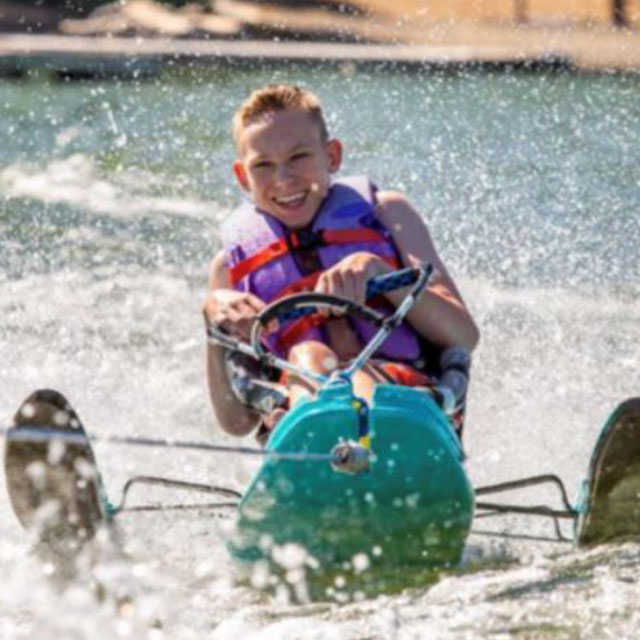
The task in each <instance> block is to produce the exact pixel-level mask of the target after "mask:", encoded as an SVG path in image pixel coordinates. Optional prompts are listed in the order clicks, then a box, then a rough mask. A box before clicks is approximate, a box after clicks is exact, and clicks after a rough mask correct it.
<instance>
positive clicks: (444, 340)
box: [377, 191, 480, 349]
mask: <svg viewBox="0 0 640 640" xmlns="http://www.w3.org/2000/svg"><path fill="white" fill-rule="evenodd" d="M378 202H379V206H378V210H377V216H378V218H379V220H380V221H381V222H382V223H383V224H384V225H385V226H386V227H387V229H389V230H390V231H391V234H392V235H393V239H394V240H395V242H396V245H397V247H398V249H399V250H400V253H401V255H402V259H403V262H404V263H405V265H406V266H417V264H419V263H421V262H429V263H430V264H431V265H432V266H433V268H434V272H433V276H432V278H431V281H430V284H429V287H428V288H427V289H426V290H425V292H424V293H423V294H422V296H420V298H419V299H418V301H417V302H416V304H415V305H414V307H413V308H412V309H411V311H409V313H408V314H407V320H409V322H411V325H412V326H413V327H414V329H416V331H418V332H419V333H420V334H421V335H423V336H424V337H425V338H428V339H429V340H431V341H432V342H434V343H435V344H437V345H440V346H443V347H450V346H462V347H466V348H467V349H473V348H474V347H475V346H476V344H477V343H478V340H479V338H480V334H479V331H478V328H477V327H476V324H475V322H474V321H473V318H472V317H471V314H470V313H469V311H468V310H467V308H466V306H465V304H464V302H463V301H462V297H461V295H460V292H459V291H458V288H457V287H456V285H455V283H454V282H453V279H452V278H451V276H450V275H449V273H448V272H447V269H446V267H445V266H444V263H443V262H442V260H441V259H440V257H439V256H438V253H437V251H436V248H435V246H434V244H433V241H432V240H431V235H430V233H429V230H428V228H427V226H426V225H425V223H424V221H423V220H422V218H421V216H420V214H419V213H418V212H417V211H416V209H415V208H414V207H413V206H412V205H411V203H410V202H409V201H408V200H407V199H406V197H405V196H404V195H402V194H401V193H396V192H392V191H384V192H380V193H378ZM403 296H404V291H393V292H391V293H390V294H387V297H388V298H389V300H390V301H391V302H392V303H394V304H396V305H397V304H400V302H401V301H402V298H403Z"/></svg>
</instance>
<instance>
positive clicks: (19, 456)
mask: <svg viewBox="0 0 640 640" xmlns="http://www.w3.org/2000/svg"><path fill="white" fill-rule="evenodd" d="M13 422H14V423H13V426H12V427H11V428H10V429H9V430H8V432H7V434H6V445H5V455H4V467H5V475H6V481H7V490H8V493H9V498H10V500H11V505H12V507H13V510H14V512H15V514H16V516H17V518H18V520H19V521H20V523H21V524H22V525H23V526H24V527H25V528H26V529H36V531H37V533H38V536H39V538H40V539H41V540H42V541H43V542H45V543H46V544H47V545H48V546H50V547H52V548H53V549H54V550H55V551H57V552H59V553H62V554H68V553H70V552H71V553H72V552H73V551H74V550H76V549H77V548H79V547H80V546H81V545H82V543H83V541H85V540H88V539H90V538H92V537H93V536H94V535H95V532H96V529H97V527H99V526H100V524H101V523H103V522H106V521H107V520H108V518H109V513H108V507H107V504H106V499H105V497H104V491H103V489H102V483H101V480H100V477H99V475H98V472H97V468H96V461H95V456H94V454H93V450H92V449H91V445H90V444H89V440H88V438H87V436H86V433H85V430H84V427H83V426H82V423H81V422H80V419H79V418H78V416H77V414H76V412H75V411H74V410H73V408H72V407H71V405H70V404H69V403H68V402H67V400H66V399H65V398H64V396H62V394H60V393H58V392H57V391H54V390H52V389H41V390H38V391H35V392H34V393H32V394H31V395H30V396H29V397H28V398H27V399H26V400H25V401H24V402H23V403H22V404H21V405H20V407H19V408H18V410H17V411H16V414H15V416H14V419H13ZM43 429H46V430H47V431H48V432H49V435H50V437H49V438H48V439H47V438H45V439H40V440H39V441H34V440H32V439H30V438H29V436H33V435H35V434H37V433H41V432H42V430H43ZM66 435H73V437H74V439H73V440H70V441H64V439H63V440H61V441H59V442H58V443H57V444H58V446H56V442H55V440H56V436H58V437H64V436H66ZM52 445H53V446H52Z"/></svg>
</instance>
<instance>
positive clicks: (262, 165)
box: [253, 160, 270, 169]
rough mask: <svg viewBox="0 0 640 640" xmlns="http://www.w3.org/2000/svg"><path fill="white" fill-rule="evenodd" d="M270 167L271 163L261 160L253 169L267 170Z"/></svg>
mask: <svg viewBox="0 0 640 640" xmlns="http://www.w3.org/2000/svg"><path fill="white" fill-rule="evenodd" d="M269 166H270V163H269V162H267V161H266V160H260V161H259V162H256V163H254V165H253V168H254V169H266V168H267V167H269Z"/></svg>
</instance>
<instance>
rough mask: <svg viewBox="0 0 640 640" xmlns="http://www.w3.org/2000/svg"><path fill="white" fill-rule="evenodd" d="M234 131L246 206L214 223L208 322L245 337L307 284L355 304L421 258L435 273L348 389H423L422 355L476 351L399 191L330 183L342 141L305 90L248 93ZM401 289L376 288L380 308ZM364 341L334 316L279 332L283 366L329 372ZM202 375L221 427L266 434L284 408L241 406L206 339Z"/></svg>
mask: <svg viewBox="0 0 640 640" xmlns="http://www.w3.org/2000/svg"><path fill="white" fill-rule="evenodd" d="M233 132H234V139H235V144H236V152H237V158H236V160H235V162H234V164H233V171H234V174H235V177H236V179H237V181H238V183H239V185H240V187H241V188H242V189H243V190H244V191H245V192H246V194H247V195H248V196H249V198H250V203H246V204H244V205H243V206H241V207H240V208H239V209H237V210H236V211H235V212H234V213H232V214H231V216H230V217H229V219H228V220H227V221H225V223H224V224H223V228H222V237H223V249H222V250H221V251H220V252H219V253H218V254H217V255H216V256H215V258H214V259H213V261H212V263H211V270H210V278H209V285H210V291H209V294H208V296H207V298H206V300H205V303H204V313H205V317H206V320H207V322H211V323H216V324H217V325H219V326H220V327H221V328H222V329H224V330H226V331H228V332H229V333H231V334H232V335H234V336H236V337H239V338H243V339H246V338H248V334H249V328H250V326H251V323H252V321H253V319H254V318H255V316H256V314H257V313H259V312H260V310H261V309H263V308H264V306H265V305H266V304H267V303H269V302H271V301H273V300H274V299H277V298H279V297H281V296H283V295H286V294H287V293H291V292H294V291H300V290H305V289H306V290H314V291H318V292H321V293H327V294H332V295H337V296H342V297H346V298H350V299H352V300H355V301H357V302H360V303H364V302H365V299H364V297H365V290H366V283H367V281H368V280H369V279H370V278H371V277H373V276H376V275H380V274H384V273H388V272H391V271H393V270H395V269H397V268H401V267H404V266H415V265H417V264H420V263H422V262H429V263H431V264H432V265H433V267H434V270H435V271H434V276H433V277H432V280H431V281H430V285H429V287H428V289H427V290H426V291H425V292H424V293H423V294H422V295H421V296H420V298H419V299H418V301H417V303H416V304H415V305H414V307H413V308H412V310H411V311H410V312H409V313H408V315H407V318H406V323H405V326H403V327H400V328H399V329H398V330H396V331H395V332H394V333H393V334H392V336H391V337H390V338H389V340H388V341H387V343H386V344H385V345H383V347H382V348H381V350H380V352H379V353H378V354H377V356H378V355H379V356H380V357H379V359H378V361H377V362H376V363H374V364H372V365H371V366H369V367H366V368H365V369H363V370H361V371H359V372H358V373H357V374H356V376H355V377H354V381H353V382H354V390H355V393H356V394H358V395H361V396H363V397H365V398H370V397H371V393H372V391H373V388H374V387H375V385H376V384H379V383H381V382H385V381H390V380H391V381H394V382H398V383H406V384H421V383H422V382H423V381H426V380H427V379H428V378H427V377H426V376H425V373H426V372H427V371H428V370H430V371H433V370H434V369H437V366H436V364H437V363H434V362H425V357H424V356H425V353H431V354H433V353H437V352H438V351H440V352H441V351H443V350H446V349H448V348H451V347H462V348H464V349H466V350H469V351H470V350H472V349H473V348H474V347H475V345H476V343H477V341H478V338H479V334H478V330H477V328H476V325H475V323H474V322H473V319H472V318H471V316H470V314H469V312H468V310H467V309H466V307H465V305H464V303H463V301H462V298H461V296H460V293H459V291H458V289H457V288H456V286H455V284H454V282H453V280H452V278H451V277H450V276H449V274H448V272H447V270H446V268H445V266H444V264H443V263H442V261H441V260H440V258H439V256H438V254H437V252H436V249H435V247H434V245H433V242H432V240H431V237H430V234H429V231H428V229H427V227H426V225H425V223H424V222H423V220H422V217H421V216H420V214H419V213H418V212H417V211H416V209H415V208H414V207H413V206H412V205H411V204H410V203H409V201H408V200H407V199H406V198H405V196H404V195H402V194H401V193H398V192H394V191H377V190H376V188H375V187H374V186H373V185H372V184H371V183H370V182H369V181H368V180H367V179H365V178H348V179H343V180H335V179H333V175H334V174H335V173H336V172H337V171H338V170H339V168H340V165H341V161H342V145H341V143H340V141H338V140H336V139H333V138H330V137H329V135H328V132H327V128H326V124H325V121H324V118H323V115H322V109H321V106H320V103H319V101H318V99H317V98H316V97H315V96H314V95H313V94H312V93H310V92H308V91H306V90H304V89H300V88H298V87H295V86H291V85H270V86H268V87H265V88H264V89H261V90H258V91H255V92H254V93H253V94H251V96H250V97H249V98H248V99H247V100H246V101H245V102H244V103H243V104H242V105H241V107H240V108H239V109H238V111H237V113H236V115H235V117H234V121H233ZM274 247H277V248H278V250H277V251H274ZM404 295H405V291H404V290H398V291H393V292H390V293H387V294H385V298H386V303H387V305H393V306H395V305H397V304H399V303H400V301H401V300H402V299H403V297H404ZM366 337H367V334H366V329H365V328H362V327H359V326H356V325H355V324H354V323H352V322H350V321H349V320H347V319H345V318H332V319H326V322H324V324H323V325H322V326H310V327H306V328H305V327H302V329H300V328H299V330H298V331H297V332H296V331H292V330H289V331H288V332H287V331H282V332H281V334H280V335H279V336H277V339H278V345H279V346H278V349H279V350H280V351H281V355H283V356H284V357H287V358H288V359H289V360H290V361H291V362H294V363H296V364H298V365H300V366H302V367H304V368H307V369H312V370H314V371H318V372H323V373H327V372H329V371H331V370H333V369H335V368H336V366H337V365H338V363H339V362H343V361H346V360H349V359H350V358H352V357H354V356H355V355H356V354H357V353H358V352H359V351H360V349H361V347H362V344H363V341H364V340H365V339H366ZM425 347H426V348H425ZM431 357H432V358H433V355H432V356H431ZM207 372H208V382H209V390H210V395H211V400H212V403H213V407H214V411H215V414H216V417H217V419H218V422H219V424H220V426H221V427H222V428H223V429H224V430H225V431H227V432H228V433H231V434H234V435H238V436H242V435H245V434H247V433H249V432H251V431H252V430H254V429H255V428H256V427H257V426H259V425H262V431H263V432H264V430H265V428H266V429H267V430H268V429H269V428H270V427H272V426H273V424H274V422H275V421H276V420H277V419H278V418H279V417H280V415H281V414H282V410H280V411H276V412H273V413H272V414H271V415H267V416H265V415H261V413H260V412H259V411H256V408H255V407H253V408H252V407H251V406H247V403H246V400H245V401H241V396H240V395H239V394H238V389H237V388H235V389H234V386H233V385H232V382H231V380H230V377H229V362H228V354H227V352H226V350H225V349H224V348H223V347H219V346H216V345H211V344H210V345H209V346H208V354H207ZM289 392H290V396H291V400H292V401H295V399H296V398H297V397H299V396H300V395H301V394H303V393H310V392H311V393H312V392H313V389H312V388H310V386H309V384H308V383H306V382H303V381H302V380H299V379H296V378H293V379H292V380H290V381H289Z"/></svg>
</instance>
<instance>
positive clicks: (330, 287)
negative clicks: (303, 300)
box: [315, 251, 392, 304]
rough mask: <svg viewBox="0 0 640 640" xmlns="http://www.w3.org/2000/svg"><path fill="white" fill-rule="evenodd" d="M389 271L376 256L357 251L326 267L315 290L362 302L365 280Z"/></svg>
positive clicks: (365, 286) (364, 293) (363, 300)
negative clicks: (328, 267)
mask: <svg viewBox="0 0 640 640" xmlns="http://www.w3.org/2000/svg"><path fill="white" fill-rule="evenodd" d="M391 271H392V269H391V267H389V266H388V265H387V264H386V263H385V262H383V261H382V260H381V259H380V258H379V257H378V256H376V255H374V254H373V253H368V252H366V251H359V252H357V253H353V254H351V255H350V256H347V257H346V258H343V259H342V260H340V262H338V263H337V264H335V265H333V267H331V268H330V269H327V270H326V271H325V272H324V273H323V274H322V275H321V276H320V278H319V279H318V282H317V283H316V287H315V290H316V291H317V292H318V293H327V294H330V295H334V296H340V297H342V298H348V299H349V300H353V301H354V302H357V303H359V304H364V303H365V302H366V300H365V295H366V291H367V282H368V281H369V280H370V279H371V278H373V277H374V276H379V275H382V274H385V273H390V272H391Z"/></svg>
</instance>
